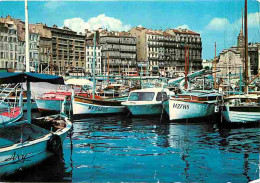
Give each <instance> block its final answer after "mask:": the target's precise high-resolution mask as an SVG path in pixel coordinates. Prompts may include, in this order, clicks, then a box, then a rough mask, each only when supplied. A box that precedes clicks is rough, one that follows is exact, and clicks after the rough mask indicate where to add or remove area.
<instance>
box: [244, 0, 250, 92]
mask: <svg viewBox="0 0 260 183" xmlns="http://www.w3.org/2000/svg"><path fill="white" fill-rule="evenodd" d="M244 31H245V90H244V92H245V93H248V79H249V78H248V69H249V68H248V45H247V44H248V32H247V31H248V30H247V0H245V30H244Z"/></svg>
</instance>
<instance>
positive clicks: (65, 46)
mask: <svg viewBox="0 0 260 183" xmlns="http://www.w3.org/2000/svg"><path fill="white" fill-rule="evenodd" d="M48 29H49V30H50V31H51V36H52V46H51V48H52V51H51V53H52V58H51V64H50V65H51V66H52V65H53V70H55V73H57V74H65V72H74V71H75V72H82V70H84V68H85V62H86V60H85V59H86V57H85V49H86V44H85V36H83V35H78V34H77V33H76V32H74V31H72V30H71V29H69V28H67V27H63V29H60V28H58V27H57V26H56V25H54V26H53V27H48Z"/></svg>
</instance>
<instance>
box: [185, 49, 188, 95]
mask: <svg viewBox="0 0 260 183" xmlns="http://www.w3.org/2000/svg"><path fill="white" fill-rule="evenodd" d="M188 73H189V46H188V45H185V90H187V89H188Z"/></svg>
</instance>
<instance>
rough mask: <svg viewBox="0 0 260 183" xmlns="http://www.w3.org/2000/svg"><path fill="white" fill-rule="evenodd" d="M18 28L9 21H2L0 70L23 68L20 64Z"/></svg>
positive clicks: (0, 30)
mask: <svg viewBox="0 0 260 183" xmlns="http://www.w3.org/2000/svg"><path fill="white" fill-rule="evenodd" d="M18 45H19V44H18V39H17V27H16V25H15V24H14V22H13V21H12V20H11V19H9V20H6V19H3V18H1V19H0V68H1V69H14V68H21V67H22V66H21V64H20V63H19V62H18Z"/></svg>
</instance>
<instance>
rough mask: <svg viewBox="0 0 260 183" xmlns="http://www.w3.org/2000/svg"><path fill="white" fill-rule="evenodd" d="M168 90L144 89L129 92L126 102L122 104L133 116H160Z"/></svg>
mask: <svg viewBox="0 0 260 183" xmlns="http://www.w3.org/2000/svg"><path fill="white" fill-rule="evenodd" d="M169 95H170V91H169V89H166V88H146V89H139V90H134V91H132V92H130V94H129V97H128V99H127V101H125V102H122V105H123V106H125V107H126V108H127V109H128V110H129V112H130V113H131V114H132V115H133V116H141V115H160V114H162V112H163V105H162V103H163V101H164V100H166V99H168V97H169Z"/></svg>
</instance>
